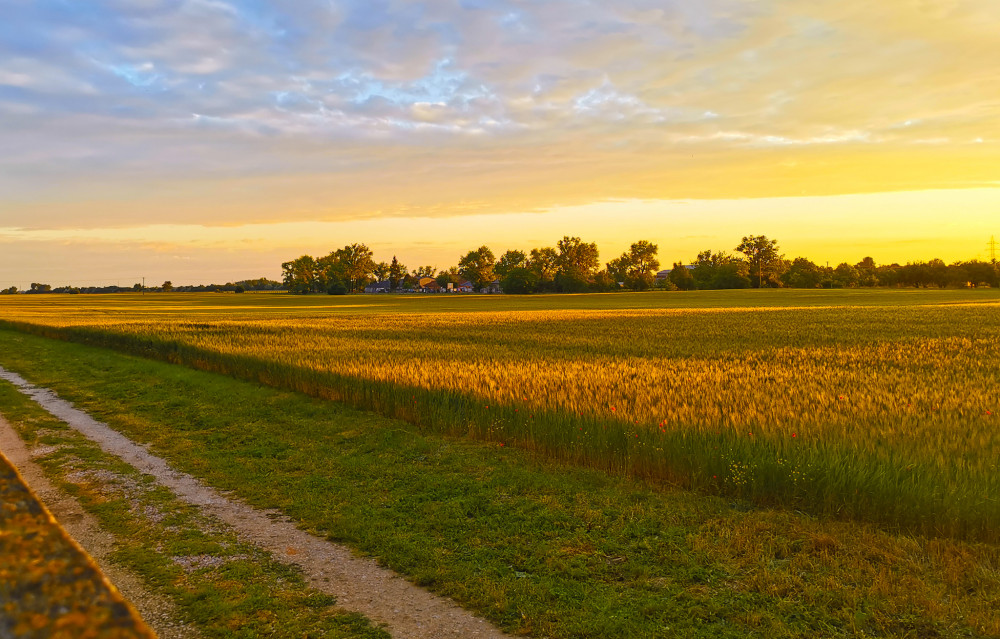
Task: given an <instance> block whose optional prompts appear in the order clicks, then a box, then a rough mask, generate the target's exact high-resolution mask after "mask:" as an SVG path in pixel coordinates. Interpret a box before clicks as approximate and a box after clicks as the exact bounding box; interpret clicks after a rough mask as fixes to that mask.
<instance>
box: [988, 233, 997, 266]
mask: <svg viewBox="0 0 1000 639" xmlns="http://www.w3.org/2000/svg"><path fill="white" fill-rule="evenodd" d="M986 249H987V250H988V251H989V252H990V261H991V262H993V263H994V264H996V263H997V241H996V238H995V237H993V236H992V235H991V236H990V241H989V242H987V243H986Z"/></svg>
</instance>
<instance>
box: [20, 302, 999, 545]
mask: <svg viewBox="0 0 1000 639" xmlns="http://www.w3.org/2000/svg"><path fill="white" fill-rule="evenodd" d="M998 311H1000V294H998V292H997V291H992V290H970V291H938V290H932V291H917V290H906V291H902V290H901V291H896V290H880V291H857V290H853V291H784V290H782V291H727V292H698V293H647V294H634V295H631V294H629V295H579V296H533V297H524V298H517V297H489V296H468V297H459V296H447V295H443V296H437V297H435V296H408V297H407V296H383V297H374V296H354V297H333V296H316V297H295V296H289V295H280V294H267V295H250V294H244V295H221V294H208V295H181V294H159V295H154V294H150V295H145V296H138V295H127V296H125V295H115V296H26V295H19V296H9V297H3V298H0V318H2V319H3V320H5V321H6V326H7V327H8V328H10V327H13V328H18V329H20V330H27V331H31V332H36V333H39V334H42V335H47V336H51V337H59V338H64V339H70V340H74V341H83V342H87V343H92V344H97V345H103V346H108V347H113V348H117V349H121V350H125V351H128V352H132V353H136V354H141V355H147V356H151V357H156V358H160V359H165V360H168V361H171V362H176V363H183V364H186V365H189V366H194V367H196V368H201V369H205V370H211V371H217V372H223V373H227V374H230V375H233V376H237V377H241V378H247V379H252V380H256V381H259V382H262V383H264V384H268V385H272V386H276V387H280V388H286V389H292V390H298V391H302V392H305V393H308V394H311V395H314V396H318V397H324V398H329V399H336V400H342V401H345V402H347V403H349V404H352V405H355V406H358V407H362V408H366V409H370V410H373V411H375V412H379V413H382V414H385V415H389V416H394V417H402V418H404V419H406V420H408V421H411V422H413V423H416V424H418V425H420V426H421V427H423V428H426V429H428V430H431V431H434V432H443V433H448V434H453V435H469V436H472V437H474V438H478V439H483V440H487V441H490V442H494V443H495V444H496V445H497V446H517V447H521V448H526V449H529V450H535V451H538V452H539V453H540V454H544V455H546V456H554V457H558V458H561V459H565V460H567V461H571V462H574V463H580V464H585V465H589V466H594V467H598V468H603V469H607V470H609V471H612V472H616V473H626V474H630V475H633V476H637V477H641V478H646V479H649V480H651V481H655V482H668V483H672V484H677V485H681V486H686V487H690V488H694V489H696V490H700V491H704V492H709V493H720V494H726V495H732V496H734V497H738V498H744V499H748V500H752V501H755V502H758V503H766V504H777V505H782V506H788V507H794V508H796V509H799V510H804V511H808V512H813V513H817V514H822V515H827V516H836V517H844V518H852V517H853V518H860V519H865V520H870V521H875V522H878V523H880V524H883V525H886V526H889V527H898V528H901V529H905V530H912V531H918V532H923V533H928V534H934V535H947V536H955V537H962V538H972V539H981V540H990V541H995V540H997V539H1000V503H998V501H997V499H998V498H997V495H1000V479H998V474H997V458H998V455H1000V428H998V427H1000V422H998V421H997V420H998V419H1000V416H998V415H997V410H998V408H1000V406H998V401H997V390H996V389H997V386H998V382H1000V367H998V364H997V363H998V362H1000V318H998Z"/></svg>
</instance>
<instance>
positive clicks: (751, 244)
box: [736, 235, 781, 288]
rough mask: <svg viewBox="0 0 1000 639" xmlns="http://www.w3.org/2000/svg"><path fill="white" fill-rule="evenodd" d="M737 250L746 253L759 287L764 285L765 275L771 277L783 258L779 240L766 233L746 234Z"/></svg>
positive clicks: (745, 256) (751, 272)
mask: <svg viewBox="0 0 1000 639" xmlns="http://www.w3.org/2000/svg"><path fill="white" fill-rule="evenodd" d="M736 250H737V251H739V252H740V253H742V254H743V255H744V259H745V260H746V263H747V266H748V267H749V270H750V274H751V275H753V276H756V284H757V288H762V287H763V286H764V277H765V275H766V276H767V277H768V279H770V277H771V275H772V274H773V273H774V271H775V270H776V269H775V267H776V266H777V262H780V260H781V255H780V254H779V253H778V240H769V239H767V237H766V236H764V235H747V236H745V237H744V238H743V241H741V242H740V245H739V246H737V247H736Z"/></svg>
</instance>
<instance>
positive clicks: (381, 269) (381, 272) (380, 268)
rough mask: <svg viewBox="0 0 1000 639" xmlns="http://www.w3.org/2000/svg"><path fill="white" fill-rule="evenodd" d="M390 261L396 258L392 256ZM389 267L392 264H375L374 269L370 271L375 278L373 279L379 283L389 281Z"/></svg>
mask: <svg viewBox="0 0 1000 639" xmlns="http://www.w3.org/2000/svg"><path fill="white" fill-rule="evenodd" d="M392 259H396V256H393V257H392ZM391 266H392V264H389V263H388V262H378V263H377V264H375V268H374V269H372V274H373V275H374V276H375V279H377V280H378V281H380V282H381V281H382V280H385V279H389V268H390V267H391Z"/></svg>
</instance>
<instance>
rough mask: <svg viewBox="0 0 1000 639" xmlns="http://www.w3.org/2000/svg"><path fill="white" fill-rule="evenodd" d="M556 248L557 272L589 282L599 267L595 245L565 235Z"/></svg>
mask: <svg viewBox="0 0 1000 639" xmlns="http://www.w3.org/2000/svg"><path fill="white" fill-rule="evenodd" d="M556 246H558V247H559V259H558V262H557V264H558V265H559V272H560V273H562V274H564V275H570V276H573V277H578V278H580V279H583V280H589V279H590V278H591V276H592V275H593V274H594V272H595V271H596V270H597V267H598V266H600V260H599V259H598V256H599V253H598V251H597V244H595V243H593V242H590V243H588V242H584V241H582V240H581V239H580V238H578V237H570V236H568V235H566V236H564V237H563V239H561V240H559V242H558V243H557V244H556Z"/></svg>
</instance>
